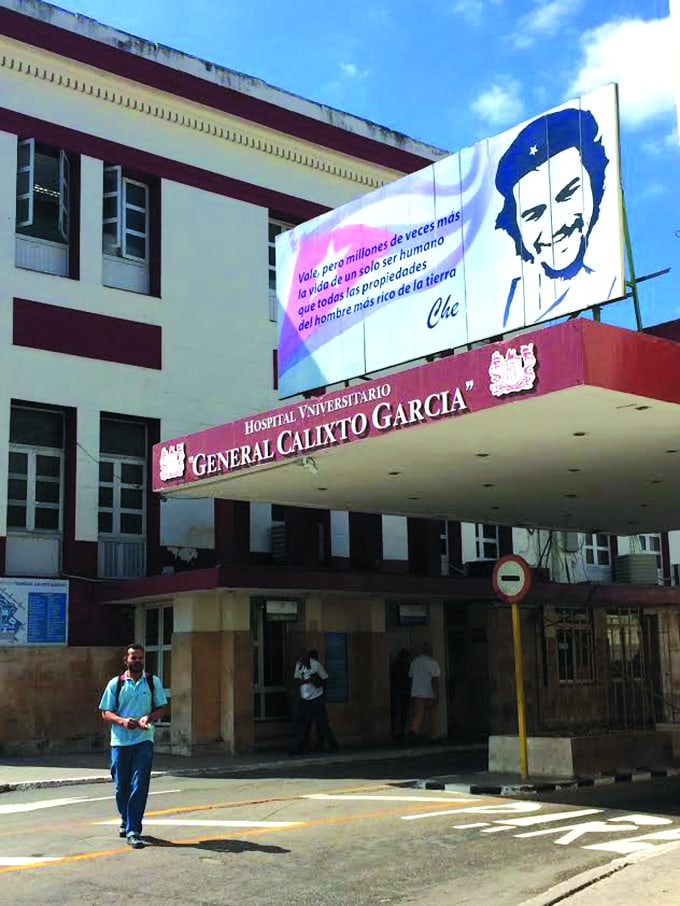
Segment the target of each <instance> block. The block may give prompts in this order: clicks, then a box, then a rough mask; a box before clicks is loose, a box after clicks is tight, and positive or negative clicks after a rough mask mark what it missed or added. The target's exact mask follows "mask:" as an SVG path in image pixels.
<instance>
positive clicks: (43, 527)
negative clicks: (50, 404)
mask: <svg viewBox="0 0 680 906" xmlns="http://www.w3.org/2000/svg"><path fill="white" fill-rule="evenodd" d="M9 440H10V445H9V476H8V485H7V528H8V531H10V532H12V531H14V532H49V533H52V534H54V533H57V532H60V531H61V512H62V497H63V491H62V485H63V473H64V417H63V415H62V414H61V413H60V412H53V411H48V410H44V409H28V408H26V409H24V408H21V407H18V406H12V409H11V413H10V432H9Z"/></svg>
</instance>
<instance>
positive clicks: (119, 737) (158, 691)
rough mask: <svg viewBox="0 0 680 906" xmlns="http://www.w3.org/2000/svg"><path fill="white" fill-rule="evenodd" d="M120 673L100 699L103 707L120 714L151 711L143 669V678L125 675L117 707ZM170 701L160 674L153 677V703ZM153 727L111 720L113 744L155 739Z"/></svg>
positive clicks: (139, 715)
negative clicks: (146, 727) (128, 726)
mask: <svg viewBox="0 0 680 906" xmlns="http://www.w3.org/2000/svg"><path fill="white" fill-rule="evenodd" d="M117 685H118V677H117V676H114V677H113V679H112V680H109V682H108V683H107V684H106V689H104V694H103V695H102V700H101V701H100V702H99V710H100V711H115V712H116V714H118V715H119V716H120V717H136V718H140V717H143V716H144V715H145V714H149V713H150V712H151V710H152V708H151V689H149V684H148V682H147V680H146V674H145V673H143V674H142V677H141V679H139V680H137V681H136V682H135V680H133V679H128V678H127V677H126V678H125V681H124V682H123V685H122V686H121V689H120V697H119V699H118V707H116V687H117ZM167 703H168V699H167V696H166V694H165V692H164V691H163V687H162V686H161V681H160V680H159V678H158V677H157V676H155V675H154V678H153V705H154V707H155V708H159V707H160V706H161V705H166V704H167ZM153 738H154V728H153V727H151V728H150V729H149V730H143V729H141V728H137V729H135V730H128V729H126V728H125V727H121V726H119V725H118V724H111V745H112V746H134V745H136V744H137V743H138V742H153Z"/></svg>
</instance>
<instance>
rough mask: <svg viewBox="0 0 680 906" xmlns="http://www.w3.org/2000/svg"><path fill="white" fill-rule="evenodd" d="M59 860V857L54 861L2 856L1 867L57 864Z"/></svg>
mask: <svg viewBox="0 0 680 906" xmlns="http://www.w3.org/2000/svg"><path fill="white" fill-rule="evenodd" d="M58 858H59V857H58V856H57V857H55V858H52V859H48V858H45V857H44V856H0V865H11V866H21V867H23V866H25V865H36V864H38V863H41V864H43V863H45V862H56V861H57V859H58Z"/></svg>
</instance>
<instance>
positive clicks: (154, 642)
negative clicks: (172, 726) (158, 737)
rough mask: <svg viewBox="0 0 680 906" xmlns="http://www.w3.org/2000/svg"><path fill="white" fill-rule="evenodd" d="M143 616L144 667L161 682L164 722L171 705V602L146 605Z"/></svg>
mask: <svg viewBox="0 0 680 906" xmlns="http://www.w3.org/2000/svg"><path fill="white" fill-rule="evenodd" d="M144 616H145V628H144V667H145V669H146V670H147V672H148V673H155V674H156V676H157V677H158V678H159V679H160V681H161V683H162V684H163V690H164V691H165V694H166V695H167V697H168V704H167V705H166V707H165V714H164V715H163V720H162V721H159V723H164V724H166V723H169V722H170V707H171V705H172V699H171V695H172V631H173V611H172V604H160V605H158V606H153V607H147V608H146V610H145V612H144Z"/></svg>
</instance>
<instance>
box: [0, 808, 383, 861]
mask: <svg viewBox="0 0 680 906" xmlns="http://www.w3.org/2000/svg"><path fill="white" fill-rule="evenodd" d="M288 799H289V800H291V801H292V800H300V799H301V797H300V796H292V797H288ZM263 801H270V802H271V801H277V802H280V801H282V800H281V798H280V797H275V798H272V799H270V800H255V802H257V803H261V802H263ZM284 801H287V800H284ZM249 802H251V803H252V802H253V800H249ZM235 804H243V803H242V802H241V803H234V802H232V803H229V805H235ZM189 808H190V807H186V806H185V807H183V808H181V809H180V811H188V810H189ZM201 808H204V806H194V810H200V809H201ZM209 808H219V806H217V805H212V806H209ZM168 811H170V810H168ZM398 813H399V812H398V810H397V809H386V810H383V811H379V812H363V813H362V814H359V815H342V816H332V817H326V818H312V819H310V820H308V821H301V822H299V823H297V824H296V825H294V826H285V827H266V828H244V829H241V830H239V829H237V828H235V829H234V831H233V833H232V834H231V835H230V836H233V837H252V836H259V835H266V834H274V833H278V832H284V833H285V832H286V831H288V830H296V829H298V828H305V827H324V826H333V825H335V826H338V825H342V824H350V823H354V822H357V821H371V820H381V819H385V818H392V817H394V816H396V815H397V814H398ZM86 823H91V822H80V824H86ZM105 823H108V824H117V821H113V822H105ZM144 823H145V824H148V823H149V818H148V817H146V816H145V818H144ZM211 840H224V833H217V834H201V835H200V836H199V837H190V838H182V839H179V840H173V839H170V840H166V841H165V843H166V845H167V844H169V845H170V846H178V847H181V846H193V845H194V844H196V843H206V842H208V841H211ZM131 852H132V851H131V850H130V848H129V847H128V846H127V845H126V846H122V847H120V848H116V849H103V850H96V851H95V852H90V853H78V854H76V855H73V856H61V857H59V858H55V859H54V860H53V861H51V862H38V861H36V860H33V861H32V862H31V863H30V864H26V865H6V866H3V867H0V874H6V873H7V872H16V871H26V870H32V869H35V868H43V867H44V868H54V867H56V866H60V865H65V864H67V863H70V862H83V861H89V860H90V859H102V858H106V857H108V856H118V855H122V854H123V853H127V854H129V853H131Z"/></svg>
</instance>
